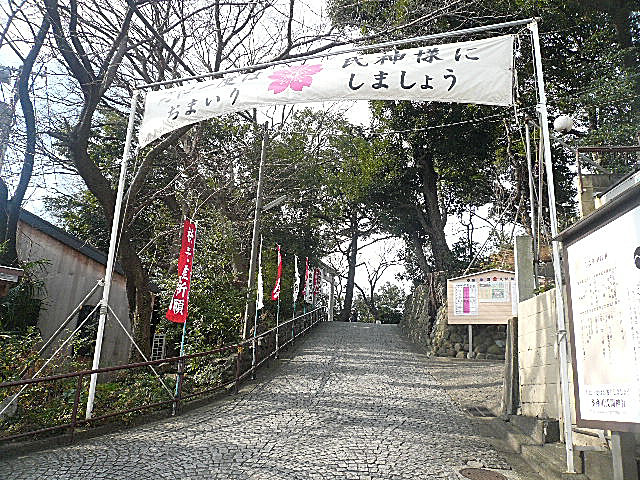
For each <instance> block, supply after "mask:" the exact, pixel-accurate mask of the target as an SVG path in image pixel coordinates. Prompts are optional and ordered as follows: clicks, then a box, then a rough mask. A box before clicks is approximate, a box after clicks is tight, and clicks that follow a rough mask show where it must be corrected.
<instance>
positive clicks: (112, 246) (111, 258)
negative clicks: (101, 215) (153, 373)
mask: <svg viewBox="0 0 640 480" xmlns="http://www.w3.org/2000/svg"><path fill="white" fill-rule="evenodd" d="M139 95H140V93H139V92H138V91H135V92H134V93H133V97H131V107H129V108H130V110H129V123H128V124H127V136H126V139H125V142H124V153H123V154H122V162H121V163H120V178H119V180H118V191H117V194H116V205H115V207H114V210H113V223H112V224H111V241H110V243H109V255H108V256H107V268H106V272H105V275H104V289H103V290H102V300H100V319H99V320H98V333H97V335H96V346H95V350H94V353H93V364H92V366H91V369H92V370H96V369H98V368H100V353H101V352H102V339H103V337H104V325H105V323H106V322H107V315H108V314H109V309H108V306H109V294H110V293H111V279H112V277H113V265H114V263H115V260H116V246H117V243H118V234H119V232H120V214H121V213H122V212H121V210H122V198H123V196H124V183H125V180H126V176H127V165H128V163H129V156H130V155H131V143H132V141H133V127H134V124H135V118H136V107H137V105H138V98H139ZM97 382H98V374H97V373H92V374H91V381H90V383H89V397H88V398H87V412H86V419H87V420H88V419H90V418H91V414H92V413H93V401H94V398H95V395H96V384H97Z"/></svg>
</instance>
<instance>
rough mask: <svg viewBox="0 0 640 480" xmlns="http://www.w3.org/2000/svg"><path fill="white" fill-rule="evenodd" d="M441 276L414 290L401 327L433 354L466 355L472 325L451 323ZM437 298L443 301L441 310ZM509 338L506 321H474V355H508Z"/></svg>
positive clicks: (502, 356) (405, 308) (495, 356)
mask: <svg viewBox="0 0 640 480" xmlns="http://www.w3.org/2000/svg"><path fill="white" fill-rule="evenodd" d="M439 280H441V279H437V278H436V279H435V281H433V282H432V283H425V284H422V285H418V286H417V287H416V288H415V289H414V290H413V292H412V293H411V295H410V296H409V297H408V298H407V300H406V302H405V307H404V313H403V315H402V321H401V322H400V328H401V329H402V331H403V332H404V334H405V335H406V336H407V337H409V339H410V340H411V341H412V342H413V343H415V344H416V345H418V346H420V347H422V348H423V349H425V350H426V351H427V352H428V353H430V354H431V355H436V356H440V357H457V358H466V356H467V353H468V351H469V336H468V328H467V326H466V325H448V324H447V304H446V295H445V291H446V287H445V286H444V284H443V283H442V282H441V281H439ZM436 301H437V302H438V303H439V304H440V308H438V309H437V310H436V308H435V306H434V305H435V303H436ZM505 338H506V326H505V325H474V327H473V355H472V357H473V358H478V359H504V351H505Z"/></svg>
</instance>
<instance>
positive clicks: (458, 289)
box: [453, 282, 478, 315]
mask: <svg viewBox="0 0 640 480" xmlns="http://www.w3.org/2000/svg"><path fill="white" fill-rule="evenodd" d="M453 314H454V315H478V285H477V283H475V282H467V283H456V284H454V285H453Z"/></svg>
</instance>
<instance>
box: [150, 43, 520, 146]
mask: <svg viewBox="0 0 640 480" xmlns="http://www.w3.org/2000/svg"><path fill="white" fill-rule="evenodd" d="M331 100H414V101H438V102H457V103H477V104H484V105H511V104H512V103H513V35H506V36H501V37H493V38H488V39H484V40H476V41H470V42H460V43H450V44H444V45H432V46H426V47H420V48H412V49H403V50H393V51H389V52H380V53H372V54H359V53H349V54H344V55H337V56H333V57H323V58H319V59H311V60H308V61H307V63H305V64H300V63H297V64H296V63H292V64H290V65H287V66H284V65H282V66H277V67H274V68H271V69H265V70H259V71H256V72H253V73H247V74H239V75H234V76H232V75H227V76H225V77H224V78H217V79H214V80H208V81H206V82H200V83H192V84H189V85H185V86H181V87H176V88H170V89H165V90H158V91H150V92H148V93H147V98H146V100H145V110H144V117H143V119H142V124H141V126H140V134H139V143H140V146H144V145H147V144H149V143H150V142H152V141H153V140H156V139H158V138H160V137H161V136H162V135H164V134H166V133H168V132H171V131H173V130H175V129H177V128H180V127H183V126H185V125H191V124H193V123H197V122H200V121H202V120H207V119H210V118H213V117H215V116H218V115H223V114H227V113H233V112H238V111H242V110H248V109H251V108H255V107H258V106H261V105H285V104H292V103H306V102H322V101H331Z"/></svg>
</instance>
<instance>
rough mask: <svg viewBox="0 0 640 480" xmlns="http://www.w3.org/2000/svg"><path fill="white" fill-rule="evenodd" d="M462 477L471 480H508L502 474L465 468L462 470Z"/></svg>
mask: <svg viewBox="0 0 640 480" xmlns="http://www.w3.org/2000/svg"><path fill="white" fill-rule="evenodd" d="M460 475H462V476H463V477H465V478H469V479H471V480H507V477H505V476H504V475H502V474H501V473H498V472H492V471H491V470H485V469H484V468H463V469H462V470H460Z"/></svg>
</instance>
